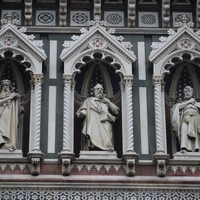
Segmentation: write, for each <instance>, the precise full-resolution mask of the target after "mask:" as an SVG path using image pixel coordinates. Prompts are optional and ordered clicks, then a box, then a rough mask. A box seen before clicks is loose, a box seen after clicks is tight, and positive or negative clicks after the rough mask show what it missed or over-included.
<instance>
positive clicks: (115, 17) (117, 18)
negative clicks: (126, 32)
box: [104, 12, 124, 26]
mask: <svg viewBox="0 0 200 200" xmlns="http://www.w3.org/2000/svg"><path fill="white" fill-rule="evenodd" d="M104 20H105V21H106V24H105V25H106V26H124V12H104Z"/></svg>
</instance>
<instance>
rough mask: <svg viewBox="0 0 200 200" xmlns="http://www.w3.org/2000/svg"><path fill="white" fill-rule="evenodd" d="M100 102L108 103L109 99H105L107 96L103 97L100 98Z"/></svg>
mask: <svg viewBox="0 0 200 200" xmlns="http://www.w3.org/2000/svg"><path fill="white" fill-rule="evenodd" d="M101 102H102V103H109V102H110V100H109V99H107V98H103V99H101Z"/></svg>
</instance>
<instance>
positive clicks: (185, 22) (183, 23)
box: [176, 15, 194, 27]
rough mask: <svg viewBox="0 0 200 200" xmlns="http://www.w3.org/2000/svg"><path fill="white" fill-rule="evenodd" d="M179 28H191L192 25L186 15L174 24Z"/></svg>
mask: <svg viewBox="0 0 200 200" xmlns="http://www.w3.org/2000/svg"><path fill="white" fill-rule="evenodd" d="M176 24H177V25H178V26H179V27H183V26H188V27H193V25H194V23H192V22H190V19H189V17H188V16H186V15H181V18H180V21H179V22H177V23H176Z"/></svg>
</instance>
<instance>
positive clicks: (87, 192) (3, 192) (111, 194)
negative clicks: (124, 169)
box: [0, 188, 199, 200]
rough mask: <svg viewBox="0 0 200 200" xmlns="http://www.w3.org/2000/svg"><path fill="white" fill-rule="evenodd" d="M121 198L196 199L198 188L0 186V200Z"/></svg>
mask: <svg viewBox="0 0 200 200" xmlns="http://www.w3.org/2000/svg"><path fill="white" fill-rule="evenodd" d="M22 199H28V200H38V199H42V200H50V199H52V200H68V199H70V200H72V199H74V200H75V199H80V200H81V199H83V200H93V199H98V200H111V199H112V200H123V199H134V200H135V199H148V200H157V199H159V200H160V199H162V200H169V199H181V200H198V199H199V191H198V190H192V191H191V190H150V189H147V190H146V189H144V190H139V189H138V190H137V189H132V190H131V189H123V190H122V189H70V188H69V189H53V188H48V189H47V188H43V189H34V188H31V189H29V188H28V189H26V188H16V189H13V188H2V189H0V200H22Z"/></svg>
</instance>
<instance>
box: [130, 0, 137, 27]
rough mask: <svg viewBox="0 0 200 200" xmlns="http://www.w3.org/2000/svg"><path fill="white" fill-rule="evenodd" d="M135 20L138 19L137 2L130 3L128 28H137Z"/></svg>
mask: <svg viewBox="0 0 200 200" xmlns="http://www.w3.org/2000/svg"><path fill="white" fill-rule="evenodd" d="M135 19H136V0H129V1H128V27H129V28H134V27H135Z"/></svg>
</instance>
